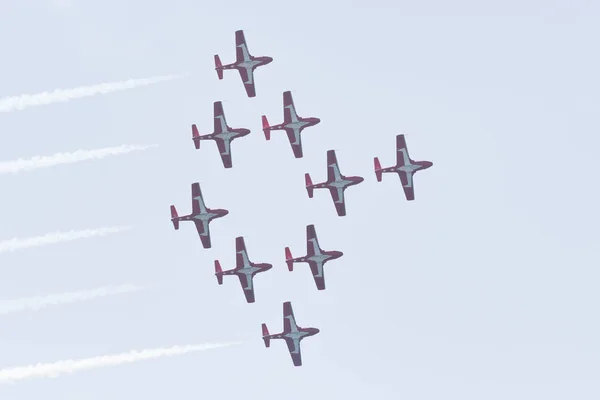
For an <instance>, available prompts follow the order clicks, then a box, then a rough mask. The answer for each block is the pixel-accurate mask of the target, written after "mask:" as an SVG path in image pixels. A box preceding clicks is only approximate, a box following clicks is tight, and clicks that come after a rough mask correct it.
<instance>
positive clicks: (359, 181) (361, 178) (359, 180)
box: [356, 176, 365, 183]
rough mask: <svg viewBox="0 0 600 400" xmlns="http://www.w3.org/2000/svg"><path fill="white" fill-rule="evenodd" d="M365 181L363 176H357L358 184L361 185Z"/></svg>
mask: <svg viewBox="0 0 600 400" xmlns="http://www.w3.org/2000/svg"><path fill="white" fill-rule="evenodd" d="M364 180H365V178H363V177H362V176H357V177H356V183H361V182H362V181H364Z"/></svg>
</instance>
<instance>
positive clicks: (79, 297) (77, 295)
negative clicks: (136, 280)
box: [0, 285, 147, 315]
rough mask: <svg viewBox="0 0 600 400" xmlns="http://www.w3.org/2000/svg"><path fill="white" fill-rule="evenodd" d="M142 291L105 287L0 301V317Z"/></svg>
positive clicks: (134, 286)
mask: <svg viewBox="0 0 600 400" xmlns="http://www.w3.org/2000/svg"><path fill="white" fill-rule="evenodd" d="M144 289H147V287H145V286H136V285H119V286H105V287H100V288H97V289H93V290H81V291H77V292H68V293H60V294H51V295H48V296H36V297H30V298H25V299H17V300H0V315H2V314H11V313H14V312H19V311H24V310H33V311H38V310H41V309H42V308H46V307H49V306H54V305H59V304H68V303H76V302H79V301H85V300H93V299H97V298H100V297H107V296H114V295H117V294H124V293H133V292H139V291H141V290H144Z"/></svg>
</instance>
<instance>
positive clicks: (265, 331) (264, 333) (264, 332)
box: [262, 324, 271, 347]
mask: <svg viewBox="0 0 600 400" xmlns="http://www.w3.org/2000/svg"><path fill="white" fill-rule="evenodd" d="M262 336H263V340H264V342H265V347H269V346H271V339H270V338H269V336H270V335H269V330H268V329H267V324H262Z"/></svg>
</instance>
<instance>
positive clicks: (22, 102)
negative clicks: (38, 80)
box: [0, 75, 181, 112]
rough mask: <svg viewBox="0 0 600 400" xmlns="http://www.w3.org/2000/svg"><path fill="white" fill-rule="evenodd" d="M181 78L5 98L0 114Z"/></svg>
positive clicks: (0, 106)
mask: <svg viewBox="0 0 600 400" xmlns="http://www.w3.org/2000/svg"><path fill="white" fill-rule="evenodd" d="M180 77H181V76H180V75H166V76H156V77H153V78H145V79H129V80H126V81H119V82H108V83H101V84H98V85H92V86H80V87H76V88H74V89H56V90H53V91H52V92H41V93H35V94H23V95H20V96H12V97H5V98H3V99H0V112H11V111H19V110H23V109H25V108H27V107H33V106H41V105H44V104H52V103H59V102H65V101H69V100H72V99H80V98H82V97H89V96H95V95H97V94H106V93H110V92H117V91H120V90H127V89H133V88H135V87H139V86H146V85H151V84H153V83H158V82H163V81H170V80H173V79H176V78H180Z"/></svg>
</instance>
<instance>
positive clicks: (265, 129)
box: [262, 115, 271, 140]
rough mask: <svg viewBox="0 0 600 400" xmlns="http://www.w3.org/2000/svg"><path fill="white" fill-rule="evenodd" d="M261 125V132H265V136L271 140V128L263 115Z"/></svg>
mask: <svg viewBox="0 0 600 400" xmlns="http://www.w3.org/2000/svg"><path fill="white" fill-rule="evenodd" d="M262 126H263V132H264V133H265V138H266V139H267V140H271V129H269V128H271V127H270V126H269V120H267V116H266V115H263V116H262Z"/></svg>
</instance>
